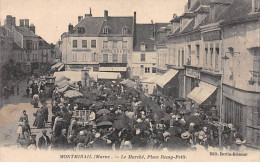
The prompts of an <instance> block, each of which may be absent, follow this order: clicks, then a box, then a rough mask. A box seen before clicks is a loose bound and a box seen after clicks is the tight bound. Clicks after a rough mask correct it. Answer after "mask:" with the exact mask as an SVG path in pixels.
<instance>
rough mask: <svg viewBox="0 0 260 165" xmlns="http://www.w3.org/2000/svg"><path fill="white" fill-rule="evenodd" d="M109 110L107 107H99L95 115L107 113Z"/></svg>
mask: <svg viewBox="0 0 260 165" xmlns="http://www.w3.org/2000/svg"><path fill="white" fill-rule="evenodd" d="M109 113H110V111H109V110H108V109H100V110H99V111H97V115H101V114H105V115H107V114H109Z"/></svg>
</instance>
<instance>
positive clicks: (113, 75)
mask: <svg viewBox="0 0 260 165" xmlns="http://www.w3.org/2000/svg"><path fill="white" fill-rule="evenodd" d="M89 76H90V77H92V78H94V80H99V79H104V80H116V79H119V78H121V74H120V73H118V72H89Z"/></svg>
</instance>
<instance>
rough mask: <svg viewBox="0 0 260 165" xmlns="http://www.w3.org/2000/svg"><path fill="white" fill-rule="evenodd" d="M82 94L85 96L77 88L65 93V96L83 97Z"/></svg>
mask: <svg viewBox="0 0 260 165" xmlns="http://www.w3.org/2000/svg"><path fill="white" fill-rule="evenodd" d="M81 96H83V94H82V93H80V92H79V91H76V90H68V91H66V92H65V94H64V97H68V98H73V97H81Z"/></svg>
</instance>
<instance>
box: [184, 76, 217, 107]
mask: <svg viewBox="0 0 260 165" xmlns="http://www.w3.org/2000/svg"><path fill="white" fill-rule="evenodd" d="M216 89H217V87H216V86H214V85H210V84H208V83H205V82H203V81H201V82H200V83H199V87H196V88H194V89H193V90H192V91H191V92H190V93H189V94H188V96H187V97H188V98H190V99H192V100H194V101H195V102H196V103H197V104H201V103H203V102H204V101H205V100H206V99H207V98H209V96H210V95H212V93H213V92H214V91H215V90H216Z"/></svg>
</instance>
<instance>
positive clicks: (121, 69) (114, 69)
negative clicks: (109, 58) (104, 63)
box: [99, 67, 127, 72]
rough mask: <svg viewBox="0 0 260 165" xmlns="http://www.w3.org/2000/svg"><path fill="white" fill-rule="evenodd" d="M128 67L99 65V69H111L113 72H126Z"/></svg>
mask: <svg viewBox="0 0 260 165" xmlns="http://www.w3.org/2000/svg"><path fill="white" fill-rule="evenodd" d="M126 70H127V68H126V67H99V71H101V72H102V71H111V72H113V71H114V72H125V71H126Z"/></svg>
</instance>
